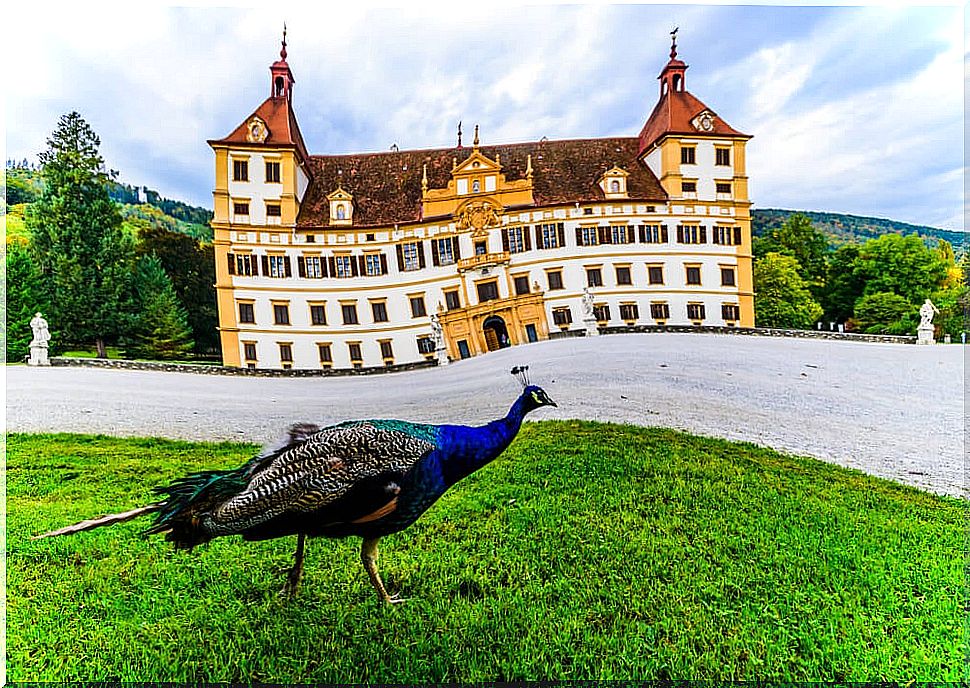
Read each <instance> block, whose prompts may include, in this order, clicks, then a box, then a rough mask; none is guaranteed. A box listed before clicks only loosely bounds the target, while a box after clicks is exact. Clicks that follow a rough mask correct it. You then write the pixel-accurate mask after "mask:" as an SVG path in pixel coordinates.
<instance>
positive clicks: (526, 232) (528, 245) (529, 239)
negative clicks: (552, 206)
mask: <svg viewBox="0 0 970 688" xmlns="http://www.w3.org/2000/svg"><path fill="white" fill-rule="evenodd" d="M522 238H523V240H525V250H526V251H531V250H532V235H531V234H530V233H529V228H528V227H523V228H522Z"/></svg>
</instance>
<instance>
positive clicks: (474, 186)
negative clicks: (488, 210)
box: [472, 179, 482, 193]
mask: <svg viewBox="0 0 970 688" xmlns="http://www.w3.org/2000/svg"><path fill="white" fill-rule="evenodd" d="M481 190H482V184H481V182H479V181H478V180H477V179H476V180H475V181H473V182H472V193H478V192H479V191H481Z"/></svg>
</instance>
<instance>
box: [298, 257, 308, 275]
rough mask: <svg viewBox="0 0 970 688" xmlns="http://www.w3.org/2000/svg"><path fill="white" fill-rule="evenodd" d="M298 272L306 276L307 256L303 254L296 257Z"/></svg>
mask: <svg viewBox="0 0 970 688" xmlns="http://www.w3.org/2000/svg"><path fill="white" fill-rule="evenodd" d="M296 274H298V275H299V276H300V277H306V258H304V257H303V256H297V257H296Z"/></svg>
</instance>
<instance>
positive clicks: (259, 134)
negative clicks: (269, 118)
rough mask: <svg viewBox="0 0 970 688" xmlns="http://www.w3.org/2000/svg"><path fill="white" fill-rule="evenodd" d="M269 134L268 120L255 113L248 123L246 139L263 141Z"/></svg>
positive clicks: (254, 141) (251, 141)
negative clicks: (265, 120)
mask: <svg viewBox="0 0 970 688" xmlns="http://www.w3.org/2000/svg"><path fill="white" fill-rule="evenodd" d="M268 136H269V129H268V128H267V127H266V122H264V121H263V120H262V119H261V118H259V117H258V116H256V115H253V116H252V118H251V119H250V120H249V122H247V123H246V140H247V141H249V142H250V143H263V142H264V141H265V140H266V137H268Z"/></svg>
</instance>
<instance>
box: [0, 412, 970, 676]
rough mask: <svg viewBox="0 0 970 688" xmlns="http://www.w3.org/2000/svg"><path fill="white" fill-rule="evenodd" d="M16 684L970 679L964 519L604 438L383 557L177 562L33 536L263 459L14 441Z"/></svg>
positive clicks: (129, 530) (808, 471)
mask: <svg viewBox="0 0 970 688" xmlns="http://www.w3.org/2000/svg"><path fill="white" fill-rule="evenodd" d="M7 449H8V464H7V466H8V475H7V481H8V482H7V489H8V511H7V513H8V524H7V538H8V539H7V556H8V558H7V576H8V579H7V602H8V611H7V614H8V621H7V651H8V657H7V671H8V679H9V680H13V681H41V680H47V681H52V680H58V681H69V680H127V681H132V680H138V681H246V682H249V681H264V682H283V683H292V682H365V681H374V682H422V681H423V682H427V681H509V680H515V679H545V678H560V679H658V678H674V679H687V678H689V679H721V680H724V679H748V680H750V679H776V680H822V681H832V680H846V681H858V680H874V679H885V680H898V681H908V680H918V681H928V680H951V681H953V680H961V679H965V678H967V673H966V669H965V668H964V667H965V656H966V654H965V653H966V650H967V645H966V641H965V635H964V629H963V623H964V619H965V615H966V611H967V610H966V607H965V604H966V589H965V579H964V565H965V556H964V537H965V518H966V516H967V509H966V503H965V502H963V501H960V500H956V499H950V498H942V497H937V496H933V495H930V494H926V493H923V492H920V491H918V490H915V489H911V488H908V487H904V486H901V485H897V484H894V483H889V482H886V481H881V480H877V479H874V478H870V477H868V476H864V475H863V474H861V473H858V472H853V471H847V470H843V469H840V468H837V467H833V466H830V465H827V464H824V463H821V462H817V461H814V460H811V459H802V458H793V457H789V456H784V455H781V454H777V453H775V452H772V451H770V450H766V449H762V448H758V447H755V446H753V445H749V444H737V443H730V442H724V441H719V440H711V439H703V438H698V437H693V436H690V435H686V434H682V433H678V432H674V431H668V430H662V429H637V428H631V427H625V426H617V425H599V424H594V423H585V422H543V423H536V424H527V426H526V427H525V428H524V429H523V430H522V432H521V433H520V435H519V438H518V439H517V440H516V441H515V443H514V444H513V445H512V447H511V448H510V450H509V451H508V452H507V453H506V454H505V455H504V456H503V457H502V458H500V459H499V460H497V461H496V462H494V463H493V464H491V465H489V466H488V467H486V468H485V469H483V470H481V471H480V472H479V473H477V474H476V475H473V476H471V477H470V478H468V479H467V480H465V481H464V482H462V483H460V484H459V485H458V486H456V487H455V488H454V489H453V490H452V491H450V492H449V493H448V494H446V495H445V497H444V498H442V500H441V501H440V502H439V503H438V504H437V505H435V507H433V508H432V510H431V511H429V512H428V513H427V514H426V515H425V516H424V517H423V518H422V519H420V520H419V521H418V522H417V523H416V524H415V525H414V526H412V527H411V528H410V529H408V530H406V531H404V532H403V533H399V534H397V535H394V536H391V537H388V538H385V539H384V540H383V541H382V547H381V552H382V558H381V569H382V572H383V575H384V577H385V581H386V582H387V583H388V587H389V588H390V589H391V590H392V591H394V590H400V591H402V593H403V594H404V596H405V597H409V598H411V600H410V601H409V602H407V603H406V604H404V605H400V606H396V607H392V608H386V607H384V606H382V605H381V604H379V603H378V600H377V597H376V595H375V594H374V593H373V590H372V589H371V588H370V585H369V583H368V581H367V577H366V575H365V574H364V572H363V569H362V567H361V565H360V562H359V560H358V552H357V548H358V545H359V540H357V539H356V538H353V539H348V540H343V541H326V540H313V541H311V542H310V543H309V545H308V554H307V569H306V573H305V577H304V585H303V588H302V589H301V591H300V594H299V596H298V597H297V598H296V599H295V600H292V601H290V600H287V599H284V598H281V597H279V596H278V594H277V593H278V590H279V589H280V586H281V584H282V581H283V571H284V570H285V569H286V568H287V567H288V566H290V564H291V561H292V554H293V549H294V546H295V538H286V539H283V540H278V541H269V542H263V543H246V542H243V541H242V540H241V539H240V538H237V537H231V538H222V539H219V540H215V541H213V542H212V543H211V544H210V545H208V546H207V547H204V548H200V549H198V550H197V551H196V552H194V553H191V554H186V553H181V552H174V551H172V550H171V549H170V547H169V545H168V544H167V543H166V542H164V540H163V539H162V538H160V537H158V536H155V537H151V538H146V537H143V536H141V535H140V530H141V528H142V527H143V526H144V525H145V523H139V522H133V523H128V524H124V525H119V526H114V527H111V528H105V529H101V530H95V531H91V532H88V533H81V534H78V535H74V536H72V537H67V538H55V539H47V540H38V541H30V540H29V539H28V538H29V536H30V535H31V534H35V533H39V532H42V531H45V530H48V529H52V528H56V527H60V526H63V525H66V524H68V523H72V522H75V521H78V520H81V519H83V518H89V517H93V516H95V515H99V514H102V513H107V512H112V511H121V510H126V509H129V508H132V507H134V506H137V505H142V504H145V503H147V502H148V501H149V500H151V499H152V493H151V488H152V487H154V486H156V485H158V484H161V483H164V482H166V481H168V480H170V479H172V478H175V477H177V476H179V475H181V474H184V473H186V472H190V471H194V470H198V469H201V468H203V467H226V466H234V465H237V464H239V463H240V462H241V461H243V460H244V459H245V458H247V457H248V456H249V455H250V453H251V452H252V451H253V449H254V447H252V446H248V445H236V444H190V443H182V442H170V441H163V440H155V439H134V440H127V439H111V438H106V437H87V436H74V435H11V436H9V437H8V447H7Z"/></svg>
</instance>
